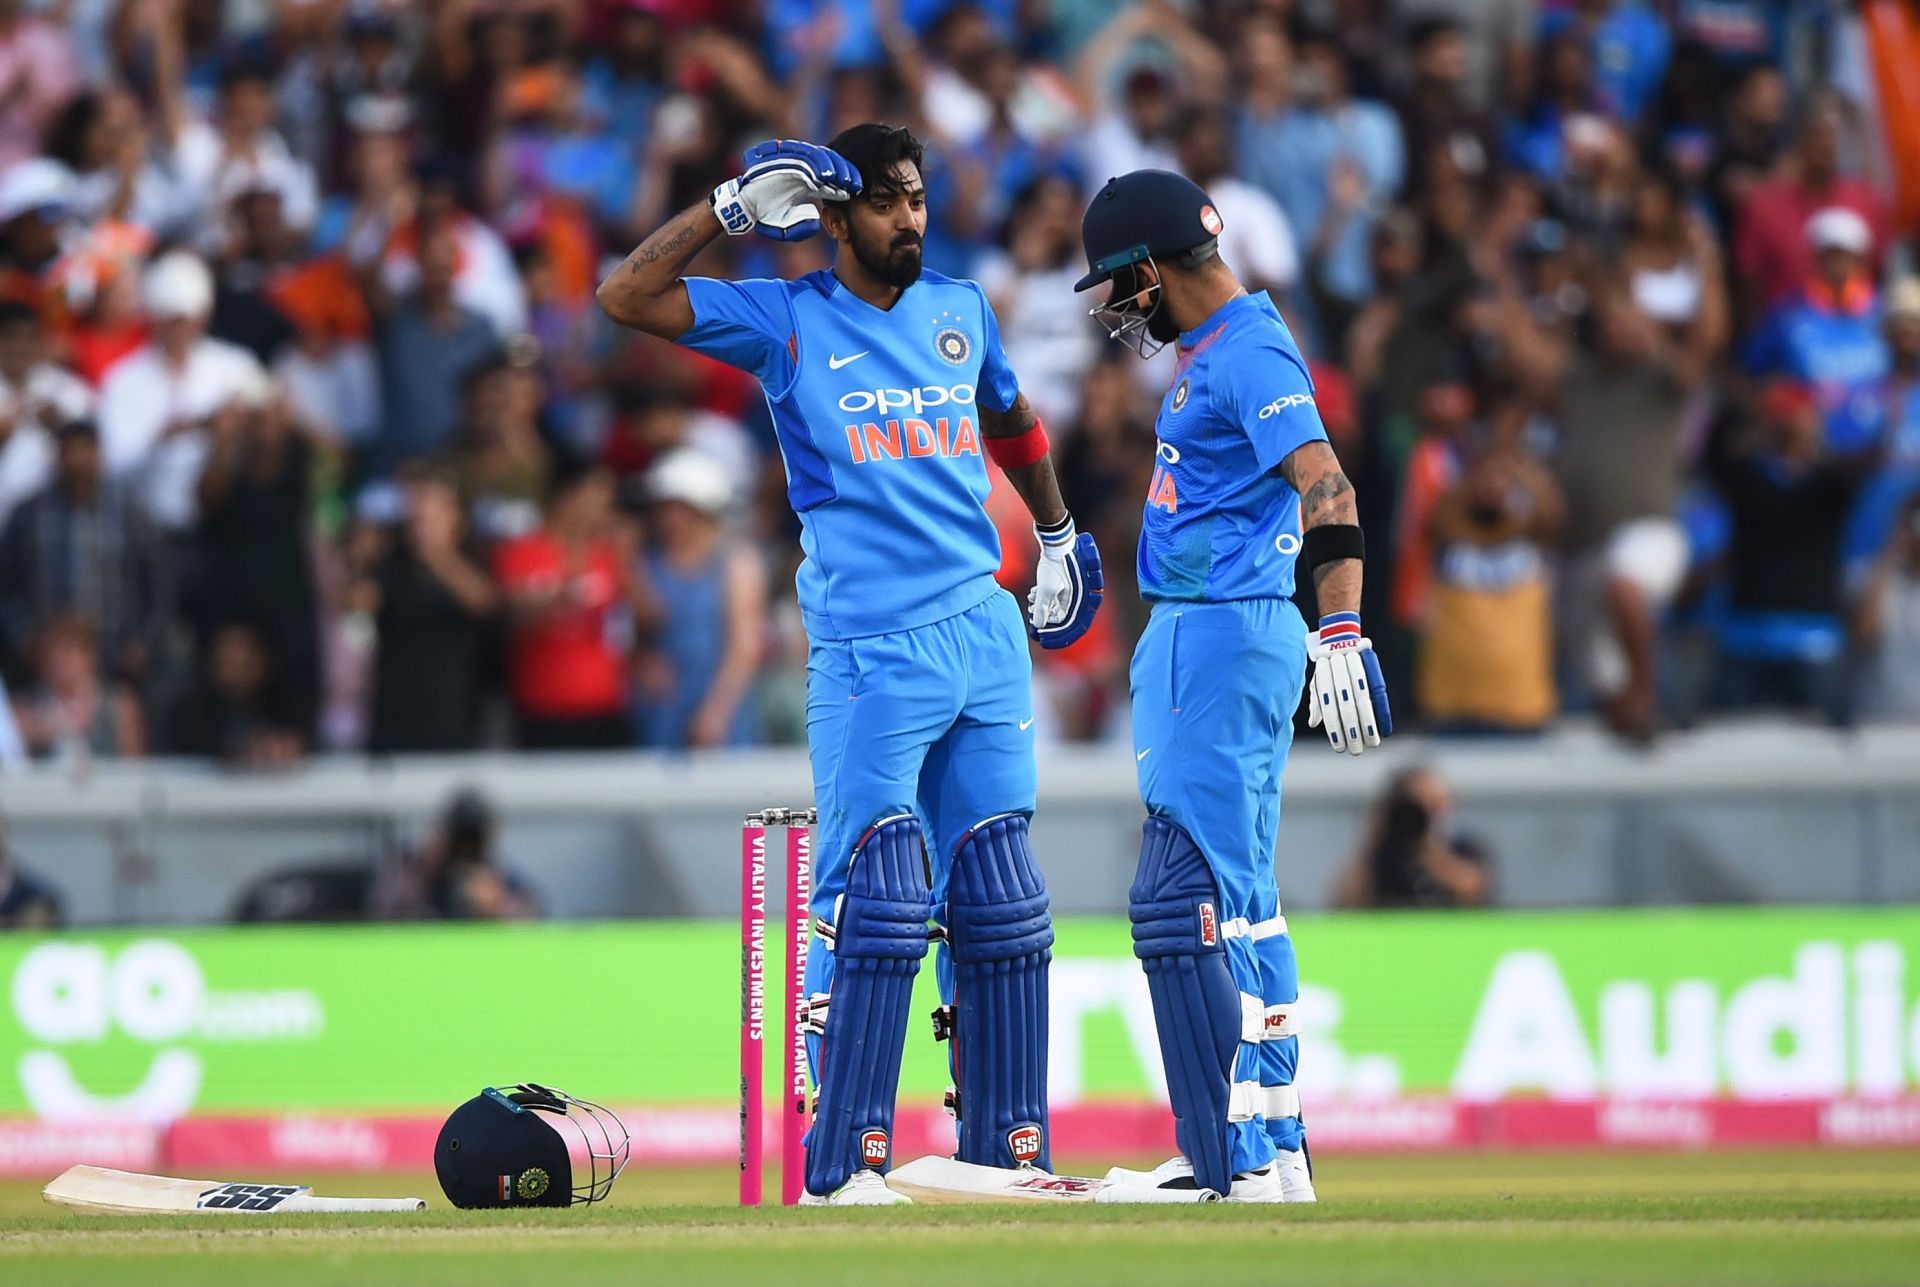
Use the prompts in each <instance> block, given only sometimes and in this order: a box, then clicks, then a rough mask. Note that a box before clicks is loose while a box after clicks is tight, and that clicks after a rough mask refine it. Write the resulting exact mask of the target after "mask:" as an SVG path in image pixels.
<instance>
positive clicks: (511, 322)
mask: <svg viewBox="0 0 1920 1287" xmlns="http://www.w3.org/2000/svg"><path fill="white" fill-rule="evenodd" d="M388 182H389V179H388V177H387V176H385V175H384V174H382V175H380V176H379V180H378V182H377V183H374V184H373V185H372V191H371V192H369V194H368V195H369V198H370V199H371V200H372V201H374V202H375V203H376V204H375V205H374V208H373V209H372V210H371V211H369V218H370V223H369V225H368V226H367V227H366V228H364V229H361V230H359V231H358V234H357V235H356V238H355V242H354V245H353V247H352V249H354V250H355V251H356V252H358V251H361V250H362V249H363V248H366V253H368V254H370V255H371V256H372V257H373V258H374V259H377V260H378V264H379V277H378V293H379V294H380V295H383V296H387V297H392V298H404V297H407V296H410V295H413V294H415V293H416V290H418V291H419V292H420V293H421V294H422V295H423V297H426V298H431V299H434V300H438V299H439V298H440V297H441V296H442V295H443V294H445V295H447V296H450V297H451V299H452V300H453V301H454V302H456V303H458V304H459V305H460V306H461V307H462V308H464V309H470V310H472V311H473V312H475V313H478V314H479V315H480V316H481V317H483V318H485V319H486V321H487V324H488V325H489V326H490V327H491V328H492V329H493V334H494V337H495V338H496V339H502V340H504V339H510V338H512V337H513V336H516V335H518V334H520V333H521V332H522V331H525V330H526V329H527V297H526V288H525V287H524V286H522V285H521V283H520V277H519V274H517V273H515V272H514V270H513V255H512V253H511V252H510V251H509V250H508V249H507V243H506V239H505V238H504V237H502V236H501V235H500V233H498V232H497V231H495V230H494V229H493V228H492V227H491V226H489V225H488V224H487V223H486V222H485V221H484V220H482V219H480V218H479V217H477V216H476V215H474V214H473V213H472V212H471V211H470V210H469V209H468V208H467V206H466V205H465V203H464V202H463V201H462V199H461V192H460V187H459V184H458V181H457V180H456V178H455V176H454V175H453V174H452V173H451V172H450V171H449V170H448V168H447V167H446V166H445V165H444V164H443V163H440V162H437V161H427V162H423V163H422V164H421V165H419V166H418V167H417V170H416V174H415V175H414V177H413V178H411V179H409V180H408V181H407V182H406V183H405V184H404V185H402V186H401V187H400V188H398V189H397V190H393V191H390V190H389V189H388V187H387V184H388ZM382 202H384V203H385V204H384V205H382V204H380V203H382ZM395 215H398V216H400V220H399V222H397V223H391V224H389V223H386V222H384V220H386V219H391V218H393V217H394V216H395ZM383 230H384V233H385V235H384V236H382V235H380V234H381V233H382V231H383ZM441 237H444V238H446V239H447V244H446V245H444V246H443V247H442V248H441V250H440V251H439V252H437V253H439V254H442V255H443V256H444V257H443V258H441V259H440V260H439V262H437V263H436V264H435V265H434V267H433V269H432V272H433V274H434V276H435V279H436V281H435V284H434V286H433V287H432V289H431V290H429V289H428V288H427V283H426V280H425V278H426V276H427V274H428V271H429V270H428V267H427V264H426V262H425V255H426V246H427V243H428V242H429V241H431V240H435V239H438V238H441ZM449 250H450V252H451V253H447V252H448V251H449ZM355 262H356V263H363V262H365V260H363V259H361V258H360V255H359V254H358V253H356V254H355ZM435 307H436V308H438V307H440V306H439V305H438V304H436V305H435Z"/></svg>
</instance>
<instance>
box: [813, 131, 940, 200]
mask: <svg viewBox="0 0 1920 1287" xmlns="http://www.w3.org/2000/svg"><path fill="white" fill-rule="evenodd" d="M827 146H828V147H829V148H832V149H833V150H834V151H835V152H838V153H839V154H840V155H841V156H844V157H845V158H847V161H848V162H849V163H850V164H851V165H852V166H853V168H854V169H856V170H858V171H860V182H861V184H862V185H863V191H865V192H867V193H873V192H876V191H886V192H904V191H905V189H904V188H902V187H901V186H900V181H899V180H898V179H896V178H895V177H894V173H893V171H894V168H895V167H896V166H898V165H899V164H900V163H901V162H902V161H911V162H913V166H914V168H915V169H916V170H919V171H920V172H921V173H922V174H923V175H924V174H925V173H926V163H925V162H924V161H922V160H921V153H922V149H921V146H920V140H919V139H917V138H915V137H913V134H912V132H911V131H910V130H908V129H907V128H906V127H905V126H894V125H881V124H879V123H877V122H873V121H869V122H867V123H866V124H864V125H855V126H853V127H851V128H849V129H844V130H841V131H840V133H838V134H836V135H834V137H833V141H832V142H831V143H829V144H827Z"/></svg>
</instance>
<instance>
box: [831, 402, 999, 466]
mask: <svg viewBox="0 0 1920 1287" xmlns="http://www.w3.org/2000/svg"><path fill="white" fill-rule="evenodd" d="M974 392H975V391H974V387H973V386H972V385H971V384H953V385H939V384H923V385H921V386H920V387H919V388H917V389H855V390H854V391H853V392H851V393H848V394H846V395H845V396H843V397H842V398H841V399H840V409H841V410H842V411H844V412H846V413H847V414H848V415H850V416H872V417H873V419H871V420H862V421H861V422H860V423H858V424H849V425H848V426H847V454H848V455H850V456H851V457H852V458H853V463H854V464H856V465H864V464H868V463H870V462H873V461H880V460H903V459H908V460H911V459H918V458H920V457H923V456H978V455H980V454H981V453H980V435H979V433H978V432H977V431H976V430H975V429H974V426H973V415H972V411H973V405H974ZM937 407H952V408H954V409H955V410H956V411H960V412H961V414H959V415H944V416H937V415H929V414H928V413H929V411H930V410H931V409H933V408H937ZM890 412H911V413H912V414H911V415H907V416H893V417H890V418H886V419H882V417H888V413H890Z"/></svg>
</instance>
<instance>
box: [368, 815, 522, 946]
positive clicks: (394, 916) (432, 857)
mask: <svg viewBox="0 0 1920 1287" xmlns="http://www.w3.org/2000/svg"><path fill="white" fill-rule="evenodd" d="M499 829H500V827H499V822H498V820H497V819H496V818H495V817H494V813H493V806H492V805H490V804H488V803H487V800H486V797H485V796H483V795H481V794H480V793H479V792H478V791H474V790H471V789H469V790H465V791H461V792H460V793H459V794H457V795H455V796H454V797H453V799H452V801H450V802H449V803H448V805H447V809H446V812H445V813H444V814H442V815H441V817H440V821H439V822H438V823H437V824H436V825H435V826H434V829H433V832H432V834H431V835H429V836H428V837H427V840H426V843H424V844H422V845H421V846H420V847H419V848H418V849H417V850H415V851H414V852H412V853H410V854H407V855H405V856H403V857H402V858H400V859H399V860H398V861H397V862H396V863H394V864H393V866H392V868H391V869H390V870H389V871H388V872H386V873H385V874H384V875H383V878H382V879H381V880H380V881H379V882H378V883H377V884H376V885H375V888H374V895H373V897H374V914H375V915H376V916H378V917H380V918H381V919H383V920H449V921H517V920H526V919H529V918H531V917H535V916H538V915H540V903H539V900H538V899H537V898H535V897H534V894H533V891H532V890H531V889H530V888H529V887H528V885H527V883H526V881H525V880H523V879H522V878H521V877H520V875H519V874H518V873H516V872H514V871H513V870H512V869H511V868H509V867H507V866H506V865H504V864H503V863H502V861H501V858H500V853H499Z"/></svg>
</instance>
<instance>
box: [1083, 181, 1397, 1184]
mask: <svg viewBox="0 0 1920 1287" xmlns="http://www.w3.org/2000/svg"><path fill="white" fill-rule="evenodd" d="M1221 227H1222V224H1221V219H1220V215H1219V213H1218V212H1217V211H1216V210H1215V209H1214V207H1213V203H1212V202H1211V201H1210V200H1208V198H1207V194H1206V193H1205V192H1203V191H1201V190H1200V188H1198V187H1197V186H1195V185H1194V184H1193V183H1192V182H1190V181H1189V180H1187V179H1185V178H1182V177H1181V176H1179V175H1177V174H1170V173H1168V172H1166V171H1164V170H1136V171H1134V172H1133V173H1131V174H1125V175H1122V176H1121V177H1119V178H1117V179H1111V180H1109V181H1108V182H1107V185H1106V186H1105V187H1104V188H1103V189H1101V191H1100V193H1099V195H1097V196H1095V197H1094V199H1093V201H1092V203H1091V204H1090V205H1089V206H1088V207H1087V213H1086V218H1085V221H1084V222H1083V224H1082V227H1081V237H1082V240H1083V242H1084V244H1085V247H1086V252H1087V262H1088V265H1089V271H1088V273H1087V275H1086V276H1085V277H1082V278H1081V279H1080V281H1079V282H1078V283H1077V286H1076V289H1079V290H1088V289H1091V288H1093V287H1096V286H1100V285H1106V286H1107V287H1108V292H1109V293H1108V296H1107V300H1106V302H1105V303H1104V304H1102V305H1100V306H1098V307H1095V308H1094V309H1092V310H1091V311H1092V313H1093V314H1094V316H1095V317H1097V318H1098V319H1100V321H1101V322H1102V324H1104V325H1105V326H1106V327H1107V329H1108V331H1109V333H1110V334H1111V335H1112V336H1113V337H1114V338H1115V339H1118V340H1121V341H1122V342H1123V343H1126V344H1128V345H1129V346H1130V347H1132V348H1133V349H1134V351H1135V352H1137V353H1139V354H1140V355H1141V356H1142V357H1148V356H1151V355H1152V354H1153V353H1155V352H1158V351H1159V349H1160V348H1162V347H1164V346H1165V345H1167V344H1169V343H1178V345H1179V362H1178V365H1177V366H1176V367H1175V372H1174V381H1173V387H1172V388H1171V389H1169V390H1167V393H1166V396H1165V398H1164V400H1163V401H1162V402H1161V404H1160V414H1159V418H1158V419H1157V420H1156V422H1155V426H1154V436H1155V438H1156V440H1157V442H1156V446H1155V450H1156V452H1157V454H1158V459H1157V460H1156V462H1155V468H1154V472H1153V476H1152V481H1151V482H1150V483H1149V485H1148V489H1147V502H1146V514H1145V520H1144V523H1143V526H1142V529H1141V533H1140V556H1139V582H1140V595H1141V597H1142V598H1143V599H1145V600H1147V602H1149V603H1150V604H1151V605H1152V613H1151V616H1150V617H1149V619H1148V622H1147V627H1146V630H1145V631H1144V632H1143V634H1142V635H1141V638H1140V643H1139V646H1138V647H1137V648H1136V649H1135V650H1134V655H1133V669H1132V676H1131V678H1132V691H1133V743H1134V760H1135V763H1136V764H1137V766H1138V769H1137V771H1138V775H1139V780H1140V796H1141V799H1142V800H1144V801H1145V802H1146V806H1147V815H1148V816H1147V822H1146V828H1145V836H1144V840H1143V843H1142V845H1141V850H1140V865H1139V868H1138V870H1137V872H1136V874H1135V876H1134V882H1133V888H1132V890H1131V892H1130V895H1129V913H1130V915H1131V918H1132V921H1133V949H1134V955H1135V956H1136V957H1138V958H1139V959H1140V962H1141V964H1142V966H1143V967H1144V968H1145V970H1146V974H1147V983H1148V988H1149V991H1150V992H1151V994H1152V997H1153V1014H1154V1023H1155V1026H1156V1027H1157V1029H1158V1032H1159V1038H1160V1055H1161V1059H1162V1061H1163V1063H1164V1065H1165V1068H1166V1075H1167V1094H1168V1097H1169V1098H1170V1099H1171V1101H1172V1104H1173V1114H1174V1135H1175V1139H1176V1140H1177V1142H1178V1144H1179V1147H1180V1155H1179V1156H1178V1157H1176V1158H1174V1159H1173V1160H1172V1161H1170V1162H1168V1163H1166V1164H1164V1165H1163V1166H1161V1167H1160V1168H1159V1169H1158V1170H1156V1171H1153V1172H1139V1171H1125V1170H1118V1169H1116V1170H1115V1171H1114V1172H1112V1173H1110V1174H1109V1176H1108V1180H1109V1182H1110V1183H1112V1184H1116V1185H1140V1186H1153V1187H1159V1188H1167V1189H1195V1188H1198V1189H1211V1190H1213V1191H1214V1192H1216V1193H1218V1194H1220V1195H1221V1196H1222V1197H1224V1198H1226V1199H1227V1200H1228V1201H1243V1202H1311V1201H1313V1200H1314V1192H1313V1179H1312V1174H1311V1171H1310V1168H1309V1166H1308V1162H1307V1156H1306V1132H1305V1130H1304V1129H1303V1128H1302V1126H1301V1123H1300V1101H1299V1098H1298V1096H1297V1094H1296V1093H1295V1090H1294V1068H1295V1064H1296V1061H1297V1057H1298V1053H1299V1040H1298V1038H1297V1037H1296V1035H1295V1031H1296V1027H1295V1013H1294V1011H1295V1007H1296V1005H1297V1003H1298V1001H1299V997H1300V984H1299V977H1298V974H1297V972H1296V970H1295V967H1294V957H1293V943H1292V940H1291V939H1289V938H1288V936H1287V922H1286V918H1285V917H1284V916H1282V915H1281V914H1280V893H1279V886H1278V885H1277V883H1276V882H1275V879H1274V871H1273V861H1274V835H1275V832H1276V830H1277V828H1278V825H1279V820H1280V774H1281V771H1282V769H1283V768H1284V767H1285V765H1286V760H1287V749H1288V747H1289V746H1290V745H1291V744H1292V741H1293V714H1294V711H1295V710H1296V709H1297V708H1298V707H1299V704H1300V693H1301V687H1302V684H1303V681H1304V679H1305V676H1306V671H1307V667H1308V665H1309V664H1311V665H1312V667H1313V691H1312V698H1311V714H1310V717H1309V718H1310V722H1311V723H1312V724H1314V725H1316V726H1320V727H1324V728H1325V729H1326V732H1327V737H1328V739H1329V740H1330V741H1331V742H1332V743H1333V746H1334V749H1335V750H1338V751H1345V752H1348V753H1350V754H1353V755H1358V754H1360V753H1361V751H1362V750H1363V749H1365V748H1366V747H1370V746H1378V745H1379V744H1380V739H1381V738H1382V737H1384V736H1385V735H1386V734H1388V733H1390V732H1391V731H1392V727H1393V726H1392V717H1391V714H1390V712H1389V710H1388V707H1387V694H1386V686H1385V685H1384V684H1383V683H1382V682H1381V678H1380V665H1379V662H1378V661H1376V660H1375V658H1374V655H1373V649H1372V645H1371V644H1370V643H1369V642H1368V641H1367V640H1366V639H1365V638H1363V637H1362V636H1361V633H1360V612H1359V608H1360V575H1361V560H1362V558H1363V557H1364V555H1365V550H1364V547H1363V546H1362V544H1361V539H1360V528H1359V526H1358V525H1357V524H1358V513H1357V511H1356V510H1355V508H1354V496H1353V487H1352V486H1351V485H1350V484H1349V483H1348V482H1347V478H1346V475H1345V474H1343V473H1342V472H1341V471H1340V462H1339V461H1338V460H1336V459H1335V458H1334V454H1333V449H1332V447H1330V446H1329V445H1328V443H1327V435H1326V430H1325V429H1324V428H1322V427H1321V424H1320V413H1319V412H1318V411H1317V410H1316V409H1315V407H1314V402H1313V382H1312V381H1311V380H1310V379H1309V378H1308V377H1307V368H1306V365H1305V363H1304V362H1303V361H1302V360H1301V357H1300V350H1299V349H1298V348H1297V347H1296V346H1295V344H1294V342H1293V336H1292V335H1290V334H1289V333H1288V331H1287V326H1286V323H1285V322H1283V321H1282V320H1281V319H1280V314H1279V311H1278V310H1276V309H1275V308H1274V306H1273V301H1272V300H1270V299H1268V298H1267V296H1266V295H1265V294H1259V295H1249V294H1248V293H1247V292H1246V290H1245V289H1244V288H1243V287H1242V286H1241V285H1240V282H1239V280H1238V279H1237V278H1236V277H1235V276H1234V273H1233V270H1232V269H1231V268H1230V267H1229V266H1228V265H1227V264H1225V263H1223V262H1222V261H1221V259H1220V256H1219V253H1218V238H1219V236H1220V231H1221ZM1300 560H1304V562H1305V565H1306V567H1307V569H1308V572H1309V573H1310V574H1311V575H1312V577H1313V579H1314V585H1315V587H1316V589H1317V592H1318V597H1319V602H1320V613H1321V615H1320V628H1319V630H1317V631H1316V632H1314V633H1312V634H1309V633H1308V631H1307V628H1306V623H1305V622H1303V621H1302V620H1301V618H1300V613H1299V610H1298V609H1297V608H1295V607H1294V605H1293V600H1292V595H1293V588H1294V580H1293V578H1294V564H1295V562H1296V561H1300Z"/></svg>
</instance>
